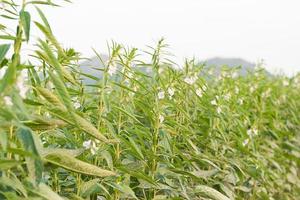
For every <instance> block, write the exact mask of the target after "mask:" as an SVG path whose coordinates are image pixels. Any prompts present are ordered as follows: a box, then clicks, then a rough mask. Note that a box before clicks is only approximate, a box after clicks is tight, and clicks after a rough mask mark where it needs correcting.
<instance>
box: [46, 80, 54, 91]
mask: <svg viewBox="0 0 300 200" xmlns="http://www.w3.org/2000/svg"><path fill="white" fill-rule="evenodd" d="M46 87H47V88H48V89H53V88H54V85H53V83H52V82H50V81H48V82H47V84H46Z"/></svg>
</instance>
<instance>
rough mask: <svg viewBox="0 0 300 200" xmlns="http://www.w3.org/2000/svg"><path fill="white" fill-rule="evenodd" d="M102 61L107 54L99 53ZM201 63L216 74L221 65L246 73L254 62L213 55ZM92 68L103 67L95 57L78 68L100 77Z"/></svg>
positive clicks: (86, 78) (88, 81)
mask: <svg viewBox="0 0 300 200" xmlns="http://www.w3.org/2000/svg"><path fill="white" fill-rule="evenodd" d="M100 56H101V58H102V60H103V62H104V63H105V62H106V61H107V60H108V56H107V55H100ZM201 63H205V65H206V66H208V67H214V68H215V69H216V74H218V73H219V71H220V70H221V68H222V67H223V66H227V67H229V68H231V67H241V69H240V74H241V75H246V74H247V73H248V72H249V71H253V70H254V66H255V64H254V63H251V62H248V61H247V60H244V59H241V58H221V57H214V58H210V59H207V60H204V61H201ZM94 68H98V69H101V68H103V65H102V63H101V62H100V60H99V59H98V58H97V57H93V58H91V59H88V60H86V61H84V62H82V63H81V64H80V69H81V70H82V72H83V73H85V74H89V75H92V76H95V77H97V78H101V77H102V71H99V70H96V69H94ZM83 79H84V81H85V82H86V83H92V82H94V80H93V79H91V78H88V77H83Z"/></svg>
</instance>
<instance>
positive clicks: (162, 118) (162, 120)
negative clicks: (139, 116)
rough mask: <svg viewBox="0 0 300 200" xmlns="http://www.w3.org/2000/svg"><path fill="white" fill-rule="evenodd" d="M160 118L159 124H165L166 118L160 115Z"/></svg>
mask: <svg viewBox="0 0 300 200" xmlns="http://www.w3.org/2000/svg"><path fill="white" fill-rule="evenodd" d="M158 118H159V122H160V123H163V122H164V120H165V118H164V116H162V115H159V117H158Z"/></svg>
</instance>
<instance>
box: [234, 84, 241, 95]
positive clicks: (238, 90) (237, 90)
mask: <svg viewBox="0 0 300 200" xmlns="http://www.w3.org/2000/svg"><path fill="white" fill-rule="evenodd" d="M234 91H235V94H238V93H239V92H240V89H239V88H238V87H237V86H236V87H235V88H234Z"/></svg>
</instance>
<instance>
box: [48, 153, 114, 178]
mask: <svg viewBox="0 0 300 200" xmlns="http://www.w3.org/2000/svg"><path fill="white" fill-rule="evenodd" d="M45 160H46V161H47V162H49V163H52V164H54V165H57V166H60V167H62V168H65V169H68V170H71V171H74V172H77V173H80V174H87V175H91V176H98V177H106V176H115V175H116V173H115V172H112V171H108V170H104V169H101V168H99V167H97V166H95V165H91V164H89V163H86V162H83V161H81V160H78V159H76V158H73V157H71V156H70V155H68V154H66V153H57V152H56V153H53V154H48V155H46V156H45Z"/></svg>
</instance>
